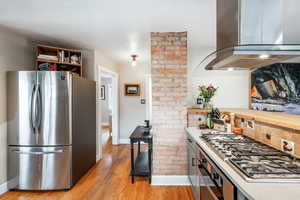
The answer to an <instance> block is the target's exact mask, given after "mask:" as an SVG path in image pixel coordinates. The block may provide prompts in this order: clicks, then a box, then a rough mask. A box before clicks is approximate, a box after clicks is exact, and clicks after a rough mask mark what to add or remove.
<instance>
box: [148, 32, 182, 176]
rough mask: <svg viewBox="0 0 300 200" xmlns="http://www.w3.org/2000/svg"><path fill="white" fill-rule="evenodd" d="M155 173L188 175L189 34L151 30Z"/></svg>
mask: <svg viewBox="0 0 300 200" xmlns="http://www.w3.org/2000/svg"><path fill="white" fill-rule="evenodd" d="M151 75H152V125H153V135H154V138H153V142H154V144H153V174H154V175H186V174H187V172H186V171H187V149H186V142H185V138H186V133H185V131H184V128H185V126H186V108H187V107H186V98H187V33H186V32H167V33H151Z"/></svg>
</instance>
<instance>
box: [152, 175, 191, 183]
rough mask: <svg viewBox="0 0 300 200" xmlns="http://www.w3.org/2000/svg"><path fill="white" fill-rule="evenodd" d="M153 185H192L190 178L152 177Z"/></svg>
mask: <svg viewBox="0 0 300 200" xmlns="http://www.w3.org/2000/svg"><path fill="white" fill-rule="evenodd" d="M151 185H182V186H183V185H191V184H190V180H189V178H188V176H158V175H155V176H152V183H151Z"/></svg>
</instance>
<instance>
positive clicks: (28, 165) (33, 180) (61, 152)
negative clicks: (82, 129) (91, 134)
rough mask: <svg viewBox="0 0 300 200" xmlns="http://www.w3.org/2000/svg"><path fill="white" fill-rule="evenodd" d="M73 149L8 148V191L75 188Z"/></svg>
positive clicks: (69, 147)
mask: <svg viewBox="0 0 300 200" xmlns="http://www.w3.org/2000/svg"><path fill="white" fill-rule="evenodd" d="M71 150H72V147H71V146H64V147H13V146H10V147H9V148H8V168H7V169H8V187H9V189H20V190H58V189H68V188H70V187H71V152H72V151H71Z"/></svg>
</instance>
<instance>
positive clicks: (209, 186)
mask: <svg viewBox="0 0 300 200" xmlns="http://www.w3.org/2000/svg"><path fill="white" fill-rule="evenodd" d="M199 172H200V173H201V177H202V181H205V182H204V184H203V186H202V187H201V190H200V191H201V192H200V196H201V199H204V200H234V198H235V197H234V194H235V187H234V185H233V184H232V183H231V182H230V181H229V180H228V179H227V178H226V176H225V175H224V174H223V173H222V172H221V171H220V170H219V169H218V167H217V166H215V164H214V162H213V161H211V160H210V159H209V157H208V156H207V155H206V154H205V153H204V152H203V151H202V149H201V148H200V160H199Z"/></svg>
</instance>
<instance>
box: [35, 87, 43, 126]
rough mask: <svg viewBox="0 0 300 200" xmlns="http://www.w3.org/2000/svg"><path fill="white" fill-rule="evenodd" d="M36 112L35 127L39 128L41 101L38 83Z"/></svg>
mask: <svg viewBox="0 0 300 200" xmlns="http://www.w3.org/2000/svg"><path fill="white" fill-rule="evenodd" d="M36 103H37V112H36V115H37V117H36V120H37V121H36V129H38V128H40V126H41V121H42V101H41V90H40V84H38V85H37V102H36Z"/></svg>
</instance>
